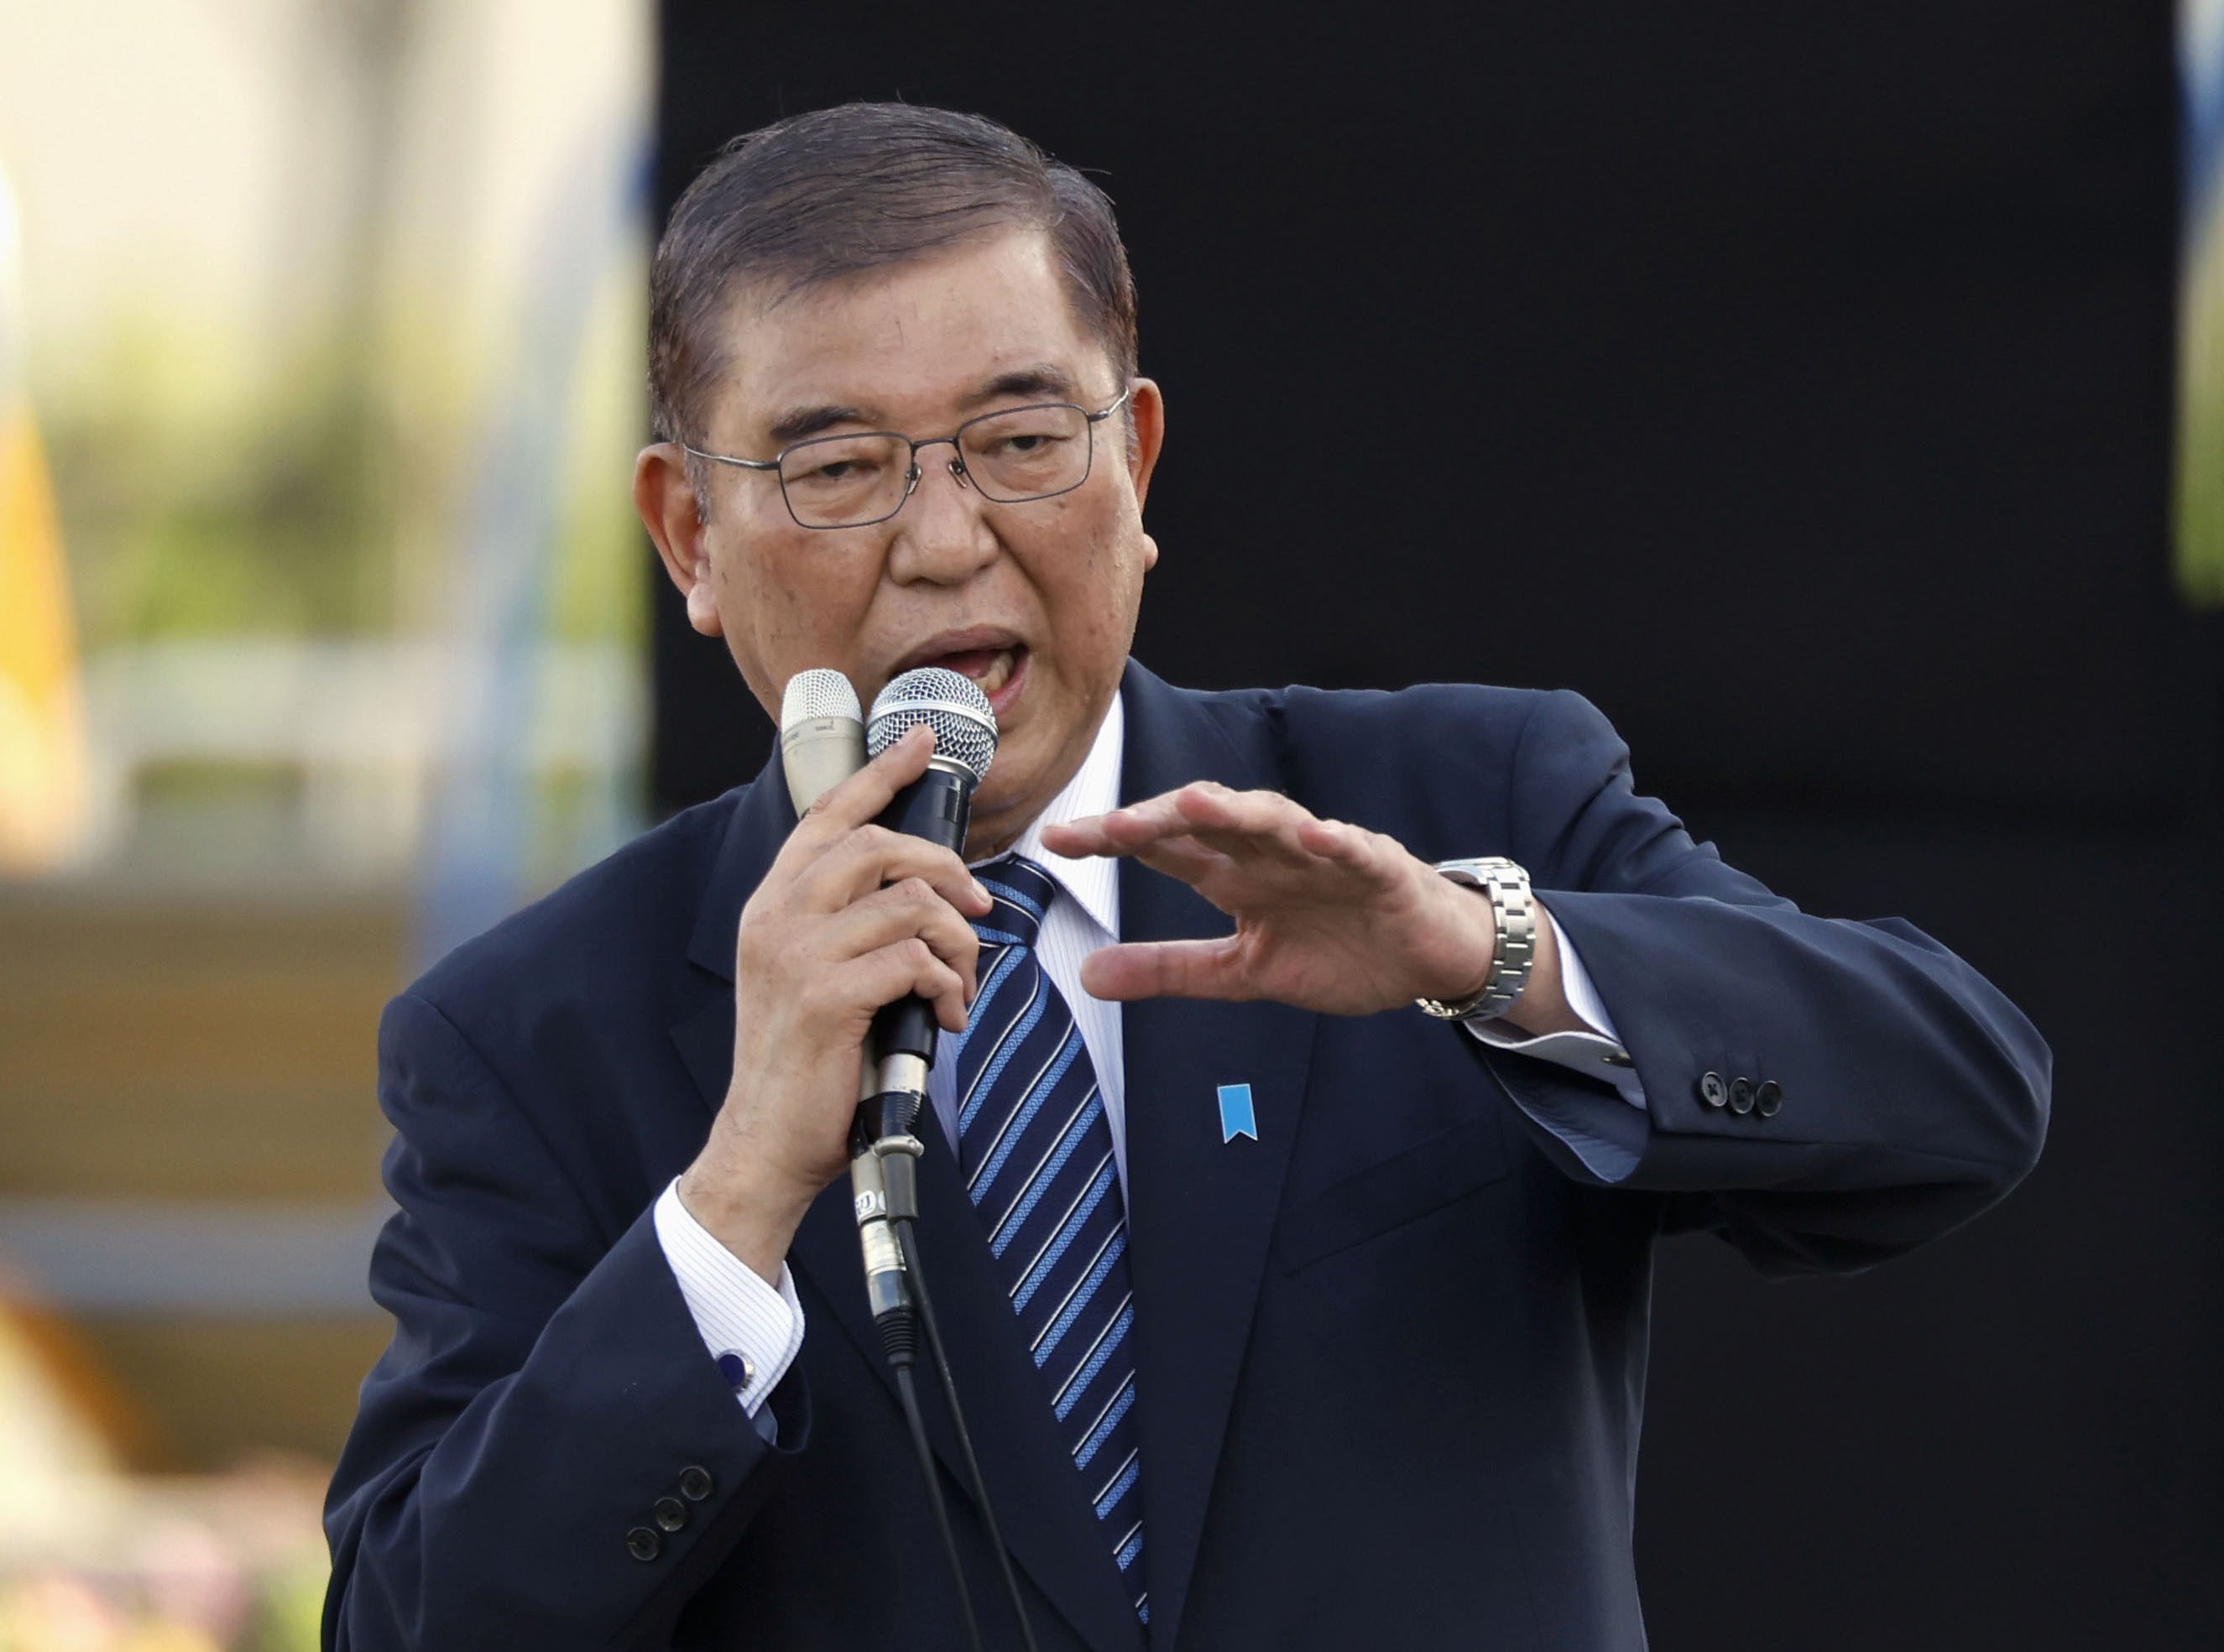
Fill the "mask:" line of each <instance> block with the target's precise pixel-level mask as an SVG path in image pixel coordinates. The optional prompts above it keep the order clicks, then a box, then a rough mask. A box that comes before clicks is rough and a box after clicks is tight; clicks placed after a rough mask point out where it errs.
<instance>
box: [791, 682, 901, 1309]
mask: <svg viewBox="0 0 2224 1652" xmlns="http://www.w3.org/2000/svg"><path fill="white" fill-rule="evenodd" d="M864 766H865V713H864V708H863V707H862V705H860V704H859V703H858V700H857V690H856V689H855V688H853V687H851V686H850V679H849V678H846V677H844V676H843V675H842V673H841V672H837V671H831V670H829V669H827V668H826V667H824V666H820V667H818V668H816V669H814V670H812V671H807V672H797V673H796V674H795V675H794V676H793V677H791V678H788V679H787V689H786V690H785V691H784V692H783V693H782V694H781V695H780V772H781V773H782V774H783V775H784V776H785V777H786V778H787V796H788V801H789V802H791V803H793V804H794V805H795V813H796V817H797V818H798V819H800V818H801V817H803V816H804V815H805V814H806V812H808V810H810V808H811V805H812V804H814V803H816V802H818V799H819V798H821V797H823V796H825V794H826V793H827V792H829V791H832V790H833V789H834V788H835V787H836V786H837V785H841V784H842V782H843V781H844V780H846V779H849V778H850V776H851V775H853V774H855V773H856V772H857V771H858V770H859V769H861V768H862V767H864ZM879 1093H880V1063H879V1062H877V1061H876V1060H875V1058H874V1055H873V1035H872V1033H871V1032H870V1031H867V1033H866V1034H865V1046H864V1052H863V1060H862V1062H861V1063H860V1071H859V1074H858V1079H857V1104H858V1108H859V1111H860V1113H862V1111H863V1108H864V1106H865V1104H866V1103H867V1102H869V1101H870V1100H872V1099H873V1097H875V1095H877V1094H879ZM851 1135H852V1143H853V1144H852V1147H851V1150H850V1207H851V1209H852V1210H853V1211H854V1212H855V1214H856V1220H857V1243H858V1245H859V1247H860V1248H861V1249H862V1252H863V1253H864V1262H865V1296H866V1298H867V1300H868V1301H869V1302H870V1303H871V1305H872V1311H873V1317H874V1318H875V1320H876V1321H881V1322H882V1323H883V1324H884V1325H886V1324H894V1323H898V1322H900V1323H901V1324H902V1325H903V1326H904V1327H905V1329H904V1331H903V1332H902V1333H901V1335H903V1336H904V1337H905V1338H908V1335H909V1330H908V1327H909V1323H910V1315H911V1306H912V1296H911V1289H910V1285H909V1283H908V1282H907V1280H906V1278H905V1272H906V1270H905V1267H904V1258H903V1251H902V1248H901V1247H900V1245H898V1244H897V1243H896V1239H895V1235H894V1233H892V1232H890V1231H889V1228H888V1191H887V1188H886V1185H885V1183H884V1182H883V1180H882V1178H881V1160H880V1156H879V1154H877V1153H876V1152H875V1151H873V1144H871V1143H869V1142H868V1143H866V1144H863V1145H862V1146H859V1145H856V1144H855V1138H856V1129H855V1127H854V1126H853V1128H852V1132H851Z"/></svg>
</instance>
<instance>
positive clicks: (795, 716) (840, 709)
mask: <svg viewBox="0 0 2224 1652" xmlns="http://www.w3.org/2000/svg"><path fill="white" fill-rule="evenodd" d="M814 717H847V718H848V719H849V720H850V722H863V721H864V720H865V710H864V708H863V707H862V706H861V705H859V704H858V703H857V690H856V689H854V688H852V687H851V686H850V679H849V678H846V677H844V676H843V675H842V673H841V672H837V671H832V670H830V669H828V668H827V667H826V666H824V665H819V666H815V667H813V668H812V670H810V671H807V672H796V674H795V675H794V676H793V677H791V678H788V679H787V690H785V691H784V692H783V693H782V694H781V695H780V731H781V732H782V733H783V734H785V733H786V732H787V730H788V729H790V728H794V727H795V726H796V725H797V724H798V723H802V722H810V721H812V719H813V718H814Z"/></svg>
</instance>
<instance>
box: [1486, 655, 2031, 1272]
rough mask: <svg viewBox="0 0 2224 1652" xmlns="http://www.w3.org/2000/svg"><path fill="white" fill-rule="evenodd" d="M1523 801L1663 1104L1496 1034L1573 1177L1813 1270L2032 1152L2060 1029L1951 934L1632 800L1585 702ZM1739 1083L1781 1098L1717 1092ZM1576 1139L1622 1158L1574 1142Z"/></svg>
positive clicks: (1569, 716) (1622, 767) (1558, 723)
mask: <svg viewBox="0 0 2224 1652" xmlns="http://www.w3.org/2000/svg"><path fill="white" fill-rule="evenodd" d="M1512 808H1513V820H1512V823H1511V834H1510V835H1511V841H1512V842H1513V853H1514V855H1515V857H1516V858H1517V859H1519V860H1520V861H1521V862H1522V863H1523V864H1524V865H1525V866H1527V867H1530V868H1531V872H1532V879H1533V880H1534V881H1535V883H1536V886H1537V888H1538V894H1539V896H1540V898H1541V899H1543V901H1544V902H1545V905H1547V906H1548V908H1549V909H1550V910H1551V913H1552V915H1553V916H1554V917H1555V918H1556V919H1557V921H1558V922H1559V924H1560V925H1561V926H1562V928H1563V930H1564V931H1565V933H1567V934H1568V935H1569V936H1571V937H1572V938H1573V940H1574V942H1575V944H1576V946H1577V947H1578V948H1580V949H1581V950H1582V954H1583V961H1584V964H1585V966H1586V968H1588V969H1589V972H1590V974H1591V977H1592V980H1594V982H1595V985H1596V987H1597V989H1598V992H1599V994H1600V997H1601V999H1602V1000H1603V1001H1604V1003H1605V1004H1606V1006H1608V1009H1609V1010H1610V1011H1611V1012H1612V1013H1613V1015H1614V1020H1615V1023H1616V1026H1617V1028H1618V1030H1619V1031H1620V1033H1621V1039H1622V1042H1623V1044H1625V1045H1626V1046H1627V1050H1628V1051H1629V1054H1630V1056H1631V1057H1632V1059H1633V1061H1634V1062H1635V1064H1636V1071H1637V1075H1638V1078H1639V1080H1640V1082H1641V1084H1642V1086H1643V1089H1644V1093H1645V1095H1646V1098H1647V1103H1648V1105H1647V1107H1646V1110H1645V1111H1644V1112H1642V1113H1640V1112H1638V1111H1636V1110H1634V1109H1633V1108H1631V1107H1627V1106H1626V1105H1624V1104H1623V1103H1622V1101H1621V1100H1620V1099H1619V1098H1618V1097H1617V1096H1616V1095H1615V1094H1614V1091H1613V1090H1612V1089H1611V1088H1608V1086H1607V1085H1605V1084H1603V1083H1601V1082H1598V1081H1593V1080H1590V1079H1588V1078H1583V1077H1578V1076H1576V1075H1570V1074H1569V1073H1568V1072H1566V1070H1565V1069H1557V1068H1551V1067H1548V1066H1545V1064H1544V1063H1541V1062H1523V1061H1520V1060H1518V1059H1516V1058H1513V1057H1510V1056H1506V1055H1503V1054H1500V1053H1497V1052H1493V1051H1489V1050H1483V1051H1482V1052H1481V1054H1482V1059H1483V1060H1484V1061H1485V1062H1486V1063H1487V1064H1488V1066H1489V1068H1490V1069H1491V1071H1492V1073H1493V1074H1494V1076H1495V1077H1496V1079H1497V1081H1498V1082H1499V1083H1500V1084H1501V1086H1503V1087H1504V1088H1505V1089H1506V1090H1507V1093H1508V1094H1509V1095H1511V1096H1513V1098H1514V1099H1515V1100H1517V1101H1518V1102H1519V1103H1520V1113H1521V1115H1522V1117H1523V1119H1524V1124H1525V1127H1526V1128H1527V1129H1528V1130H1529V1132H1530V1133H1531V1134H1532V1138H1535V1139H1536V1140H1537V1141H1538V1144H1539V1145H1540V1146H1541V1147H1542V1148H1543V1150H1544V1151H1545V1152H1546V1153H1547V1154H1548V1155H1549V1156H1550V1157H1551V1158H1552V1159H1553V1160H1554V1161H1555V1162H1556V1163H1558V1164H1560V1165H1561V1166H1562V1168H1563V1169H1564V1170H1566V1171H1567V1172H1568V1173H1569V1174H1570V1175H1571V1176H1576V1177H1578V1178H1580V1179H1583V1180H1585V1181H1589V1182H1609V1183H1611V1184H1614V1185H1619V1186H1625V1187H1628V1188H1631V1189H1651V1190H1654V1191H1657V1192H1659V1193H1661V1194H1663V1195H1667V1197H1666V1198H1665V1203H1664V1210H1665V1217H1666V1222H1667V1225H1668V1226H1672V1227H1677V1228H1685V1227H1698V1226H1703V1227H1709V1228H1712V1229H1714V1230H1715V1231H1717V1232H1719V1233H1721V1234H1722V1236H1723V1237H1725V1238H1727V1239H1729V1240H1730V1241H1731V1242H1732V1243H1733V1244H1734V1245H1737V1246H1738V1247H1739V1249H1740V1250H1741V1251H1742V1252H1745V1254H1746V1255H1747V1257H1748V1258H1751V1259H1752V1260H1753V1262H1754V1263H1755V1264H1757V1265H1759V1266H1760V1267H1761V1268H1762V1269H1763V1270H1764V1271H1771V1272H1802V1271H1824V1270H1829V1271H1844V1270H1851V1269H1855V1268H1860V1267H1863V1266H1866V1265H1867V1264H1872V1263H1874V1262H1877V1261H1880V1260H1882V1259H1884V1258H1887V1257H1890V1256H1892V1255H1895V1254H1897V1253H1898V1252H1902V1251H1905V1250H1906V1249H1908V1248H1910V1247H1911V1246H1913V1245H1918V1244H1920V1243H1922V1242H1923V1241H1924V1240H1925V1239H1930V1238H1932V1237H1934V1236H1936V1235H1937V1234H1939V1233H1944V1232H1945V1231H1947V1230H1948V1229H1949V1228H1951V1227H1954V1226H1957V1225H1958V1224H1960V1223H1961V1222H1963V1221H1966V1220H1968V1219H1969V1218H1970V1217H1971V1216H1974V1215H1975V1214H1977V1213H1978V1212H1979V1211H1981V1210H1982V1209H1984V1208H1985V1207H1987V1205H1990V1204H1992V1203H1993V1202H1994V1201H1997V1200H1998V1199H2000V1197H2002V1196H2003V1195H2005V1194H2006V1192H2007V1191H2008V1189H2010V1188H2012V1186H2013V1185H2014V1184H2015V1183H2016V1182H2017V1181H2018V1180H2019V1179H2020V1178H2021V1177H2022V1176H2023V1175H2024V1174H2025V1172H2026V1171H2027V1170H2029V1169H2030V1168H2031V1164H2032V1163H2034V1162H2035V1161H2036V1159H2037V1157H2038V1151H2039V1147H2040V1144H2041V1143H2042V1142H2043V1140H2044V1137H2045V1132H2046V1119H2047V1108H2048V1100H2049V1093H2050V1082H2051V1064H2052V1063H2051V1057H2050V1054H2049V1052H2048V1050H2047V1048H2046V1045H2045V1044H2044V1042H2042V1041H2041V1039H2040V1038H2039V1037H2038V1033H2037V1032H2036V1031H2034V1030H2033V1029H2032V1027H2031V1024H2030V1023H2029V1022H2028V1021H2027V1020H2025V1018H2024V1017H2023V1015H2022V1014H2021V1013H2020V1012H2019V1011H2018V1010H2017V1009H2016V1007H2015V1006H2013V1005H2012V1004H2011V1003H2009V1002H2008V1000H2007V999H2006V998H2004V997H2003V996H2001V994H2000V993H1999V992H1997V991H1996V990H1995V989H1994V988H1993V987H1992V986H1991V985H1990V984H1989V983H1988V982H1987V981H1986V980H1984V979H1983V978H1982V977H1981V976H1980V975H1979V974H1977V973H1976V972H1975V971H1974V970H1973V969H1971V968H1969V967H1968V965H1967V964H1965V963H1963V962H1962V961H1961V960H1960V959H1958V958H1956V957H1955V956H1954V955H1953V954H1951V953H1950V952H1949V951H1947V950H1946V949H1944V948H1943V947H1942V946H1940V945H1939V944H1938V943H1937V942H1935V941H1933V940H1931V939H1930V938H1929V937H1928V936H1925V935H1924V934H1922V933H1921V932H1920V931H1919V930H1916V929H1914V928H1913V927H1912V926H1911V925H1909V924H1905V923H1903V922H1901V921H1899V919H1896V918H1887V919H1880V920H1877V921H1873V922H1861V923H1856V922H1850V921H1844V920H1833V919H1824V918H1818V917H1810V916H1809V915H1807V914H1805V913H1804V912H1802V911H1799V909H1798V907H1797V906H1795V905H1792V904H1791V902H1790V901H1788V900H1785V899H1782V898H1781V897H1779V896H1777V895H1773V894H1772V893H1770V892H1768V891H1767V890H1766V889H1765V888H1763V887H1762V886H1760V884H1759V883H1758V882H1756V881H1755V880H1753V879H1751V878H1749V877H1747V876H1746V875H1745V874H1744V873H1740V872H1736V871H1734V870H1732V869H1731V868H1730V867H1727V866H1725V865H1724V864H1723V863H1722V860H1721V859H1720V857H1719V856H1718V855H1717V854H1715V851H1714V848H1713V847H1712V846H1711V845H1706V844H1697V843H1694V842H1692V840H1691V838H1690V835H1688V834H1687V833H1686V832H1685V831H1684V828H1683V825H1682V823H1680V822H1678V821H1677V819H1676V817H1674V816H1672V815H1671V814H1670V813H1669V812H1668V810H1666V809H1665V807H1664V806H1663V805H1662V804H1660V803H1659V801H1658V800H1657V799H1654V798H1642V797H1640V796H1638V795H1637V794H1636V792H1635V791H1634V789H1633V785H1632V784H1631V779H1630V771H1629V758H1628V751H1627V747H1624V746H1623V744H1622V742H1621V739H1620V738H1619V737H1618V736H1617V735H1615V734H1614V730H1613V729H1612V728H1611V727H1609V726H1608V723H1607V721H1606V719H1605V718H1604V717H1602V716H1601V715H1600V714H1599V713H1598V711H1597V710H1596V709H1595V708H1594V707H1592V706H1591V704H1590V703H1589V702H1588V701H1586V700H1584V699H1583V698H1582V697H1580V696H1579V695H1576V694H1571V693H1565V692H1563V693H1558V694H1554V695H1549V696H1545V697H1540V699H1539V701H1538V704H1537V707H1536V709H1534V710H1533V711H1532V715H1531V717H1530V720H1529V722H1528V725H1527V727H1526V729H1525V731H1524V733H1523V735H1522V736H1521V740H1520V746H1519V748H1518V751H1517V755H1516V759H1515V762H1514V778H1513V804H1512ZM1710 1075H1711V1077H1710ZM1740 1079H1743V1080H1745V1081H1747V1084H1748V1085H1750V1086H1752V1087H1753V1089H1754V1090H1758V1089H1759V1088H1760V1087H1761V1086H1763V1085H1765V1084H1771V1083H1772V1084H1773V1086H1774V1087H1775V1093H1774V1094H1771V1095H1770V1096H1768V1097H1767V1098H1766V1101H1765V1102H1764V1103H1762V1104H1761V1105H1759V1106H1755V1107H1753V1108H1752V1109H1751V1110H1749V1111H1740V1110H1739V1109H1738V1107H1736V1106H1734V1105H1728V1104H1717V1103H1716V1101H1715V1098H1716V1097H1718V1096H1724V1095H1727V1094H1728V1093H1729V1089H1730V1087H1731V1086H1733V1085H1734V1083H1735V1081H1737V1080H1740ZM1750 1093H1751V1092H1748V1094H1750ZM1741 1099H1742V1098H1741ZM1771 1108H1772V1109H1773V1111H1770V1109H1771ZM1545 1120H1551V1126H1550V1127H1548V1126H1547V1125H1546V1124H1545V1122H1543V1121H1545ZM1571 1132H1572V1133H1573V1134H1574V1135H1576V1137H1578V1138H1580V1137H1581V1136H1582V1135H1583V1133H1585V1132H1595V1134H1596V1135H1597V1136H1598V1137H1599V1138H1601V1140H1602V1142H1604V1143H1605V1144H1606V1150H1607V1151H1593V1152H1589V1153H1578V1152H1576V1151H1575V1150H1574V1148H1573V1147H1571V1145H1570V1134H1571ZM1587 1161H1588V1163H1587ZM1601 1163H1608V1164H1611V1166H1612V1168H1613V1169H1614V1170H1618V1171H1620V1172H1621V1174H1619V1175H1603V1176H1602V1175H1601V1174H1599V1173H1598V1171H1597V1170H1595V1169H1593V1168H1591V1167H1592V1166H1594V1165H1597V1164H1601Z"/></svg>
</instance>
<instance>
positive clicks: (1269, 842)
mask: <svg viewBox="0 0 2224 1652" xmlns="http://www.w3.org/2000/svg"><path fill="white" fill-rule="evenodd" d="M1312 820H1313V817H1312V816H1311V814H1310V813H1309V812H1307V811H1306V810H1305V808H1304V807H1303V806H1302V805H1300V804H1295V803H1292V801H1291V800H1290V799H1289V798H1285V797H1283V796H1281V795H1280V794H1279V792H1273V791H1229V789H1228V788H1227V787H1226V786H1223V785H1217V784H1216V783H1214V782H1212V781H1198V782H1195V783H1193V784H1191V785H1185V786H1183V787H1181V788H1180V789H1179V790H1178V791H1167V792H1161V793H1160V794H1159V796H1157V797H1155V798H1145V799H1144V800H1143V801H1141V802H1140V803H1133V804H1128V805H1127V806H1126V807H1125V808H1122V809H1117V810H1114V811H1113V812H1111V813H1110V814H1109V815H1098V816H1096V817H1092V818H1090V819H1086V820H1077V821H1074V822H1072V823H1070V824H1067V825H1065V826H1055V827H1047V828H1046V829H1044V832H1043V842H1044V845H1045V846H1046V848H1051V849H1053V850H1055V851H1056V852H1057V853H1058V854H1065V855H1072V856H1076V857H1078V856H1083V855H1091V854H1140V852H1141V851H1142V850H1144V849H1146V848H1149V847H1150V846H1152V845H1153V844H1158V843H1163V842H1166V841H1168V840H1170V839H1173V838H1178V837H1193V838H1195V839H1197V840H1198V842H1201V843H1202V844H1203V845H1204V847H1205V848H1208V849H1212V850H1216V851H1218V852H1219V853H1221V854H1226V855H1229V856H1230V857H1242V856H1243V855H1245V854H1251V855H1257V854H1266V855H1267V856H1270V857H1271V858H1273V859H1275V860H1279V861H1286V862H1291V863H1298V862H1302V861H1305V860H1306V859H1307V858H1308V852H1307V851H1306V850H1305V848H1304V847H1303V845H1302V842H1301V841H1300V838H1299V832H1300V830H1301V829H1302V828H1303V827H1304V826H1305V824H1307V823H1311V822H1312Z"/></svg>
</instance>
